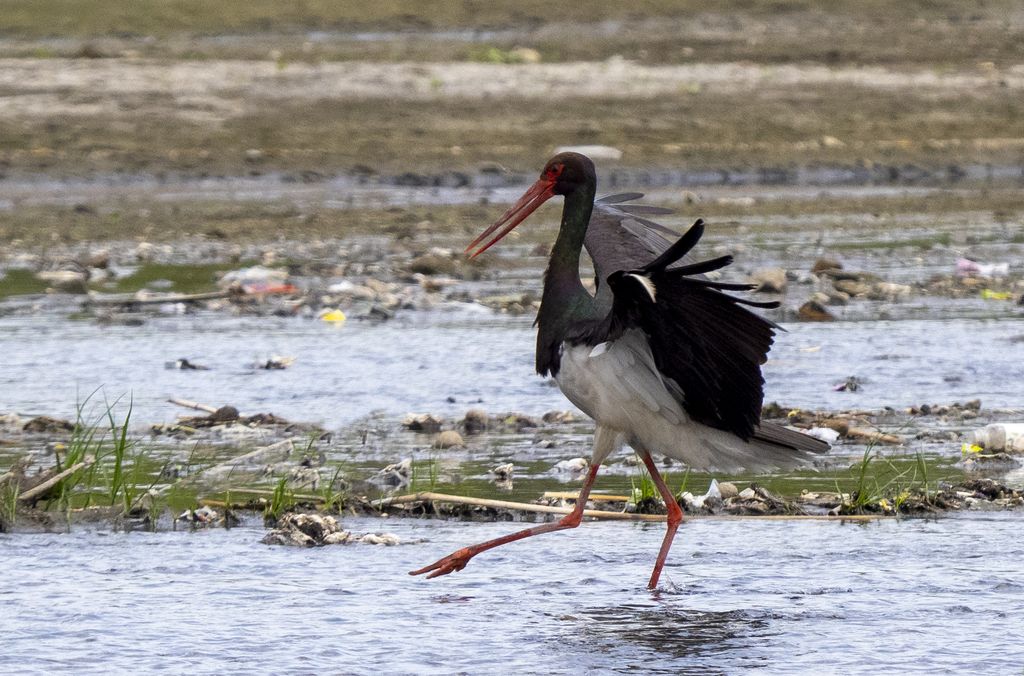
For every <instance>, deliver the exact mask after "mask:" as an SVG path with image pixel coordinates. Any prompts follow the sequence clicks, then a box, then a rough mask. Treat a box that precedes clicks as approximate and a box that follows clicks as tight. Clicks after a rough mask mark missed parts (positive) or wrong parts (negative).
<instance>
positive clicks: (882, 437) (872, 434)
mask: <svg viewBox="0 0 1024 676" xmlns="http://www.w3.org/2000/svg"><path fill="white" fill-rule="evenodd" d="M845 436H846V437H847V438H853V439H863V440H864V441H867V442H874V443H876V444H889V445H890V446H899V445H900V444H902V443H903V440H902V439H900V438H899V437H898V436H896V435H895V434H885V433H884V432H878V431H876V430H872V429H868V428H866V427H851V428H849V429H848V430H847V431H846V434H845Z"/></svg>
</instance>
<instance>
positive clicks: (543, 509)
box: [370, 493, 887, 522]
mask: <svg viewBox="0 0 1024 676" xmlns="http://www.w3.org/2000/svg"><path fill="white" fill-rule="evenodd" d="M570 496H571V497H578V495H577V494H575V493H573V494H570ZM425 501H434V502H451V503H454V504H461V505H475V506H478V507H494V508H497V509H514V510H519V511H523V512H540V513H544V514H569V513H570V512H572V510H571V509H569V508H568V507H549V506H547V505H532V504H529V503H524V502H510V501H508V500H488V499H486V498H469V497H463V496H460V495H447V494H445V493H412V494H409V495H399V496H396V497H393V498H382V499H380V500H374V501H373V502H371V503H370V504H371V505H373V506H374V507H377V508H380V507H387V506H389V505H402V504H408V503H411V502H425ZM583 516H589V517H592V518H595V519H606V520H609V521H612V520H615V521H651V522H664V521H665V515H664V514H631V513H628V512H607V511H603V510H596V509H585V510H583ZM886 516H887V515H885V514H848V515H845V516H843V515H838V516H830V515H828V514H770V515H763V516H761V515H757V514H714V515H710V514H709V515H701V516H700V517H698V518H701V519H722V520H728V519H757V520H761V521H874V520H876V519H882V518H885V517H886ZM689 518H692V516H689V517H685V519H684V520H688V519H689Z"/></svg>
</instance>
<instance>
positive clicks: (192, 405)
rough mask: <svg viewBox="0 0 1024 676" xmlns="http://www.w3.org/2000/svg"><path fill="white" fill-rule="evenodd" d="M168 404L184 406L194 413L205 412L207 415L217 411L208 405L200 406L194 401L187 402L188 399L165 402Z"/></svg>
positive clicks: (172, 399) (173, 399)
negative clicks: (194, 411)
mask: <svg viewBox="0 0 1024 676" xmlns="http://www.w3.org/2000/svg"><path fill="white" fill-rule="evenodd" d="M167 401H168V403H171V404H174V405H175V406H184V407H185V408H191V409H193V410H196V411H206V412H207V413H216V412H217V409H216V408H214V407H213V406H210V405H209V404H200V403H198V402H195V401H189V400H188V399H175V398H173V397H172V398H171V399H168V400H167Z"/></svg>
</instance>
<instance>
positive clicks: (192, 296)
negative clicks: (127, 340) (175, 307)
mask: <svg viewBox="0 0 1024 676" xmlns="http://www.w3.org/2000/svg"><path fill="white" fill-rule="evenodd" d="M239 295H243V296H244V295H246V294H245V293H240V292H238V291H210V292H207V293H172V294H167V295H166V296H154V297H152V298H136V297H135V296H134V295H130V296H114V297H102V298H87V299H86V300H85V303H84V305H162V304H163V303H194V302H198V301H203V300H219V299H221V298H230V297H232V296H239Z"/></svg>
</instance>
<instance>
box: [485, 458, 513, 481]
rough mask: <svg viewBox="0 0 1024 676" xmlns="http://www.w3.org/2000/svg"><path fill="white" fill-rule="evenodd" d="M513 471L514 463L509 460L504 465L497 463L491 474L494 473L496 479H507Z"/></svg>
mask: <svg viewBox="0 0 1024 676" xmlns="http://www.w3.org/2000/svg"><path fill="white" fill-rule="evenodd" d="M514 471H515V465H513V464H512V463H511V462H508V463H505V464H504V465H498V466H497V467H495V468H494V469H492V470H491V474H493V475H494V477H495V480H496V481H508V480H509V479H511V478H512V473H513V472H514Z"/></svg>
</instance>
